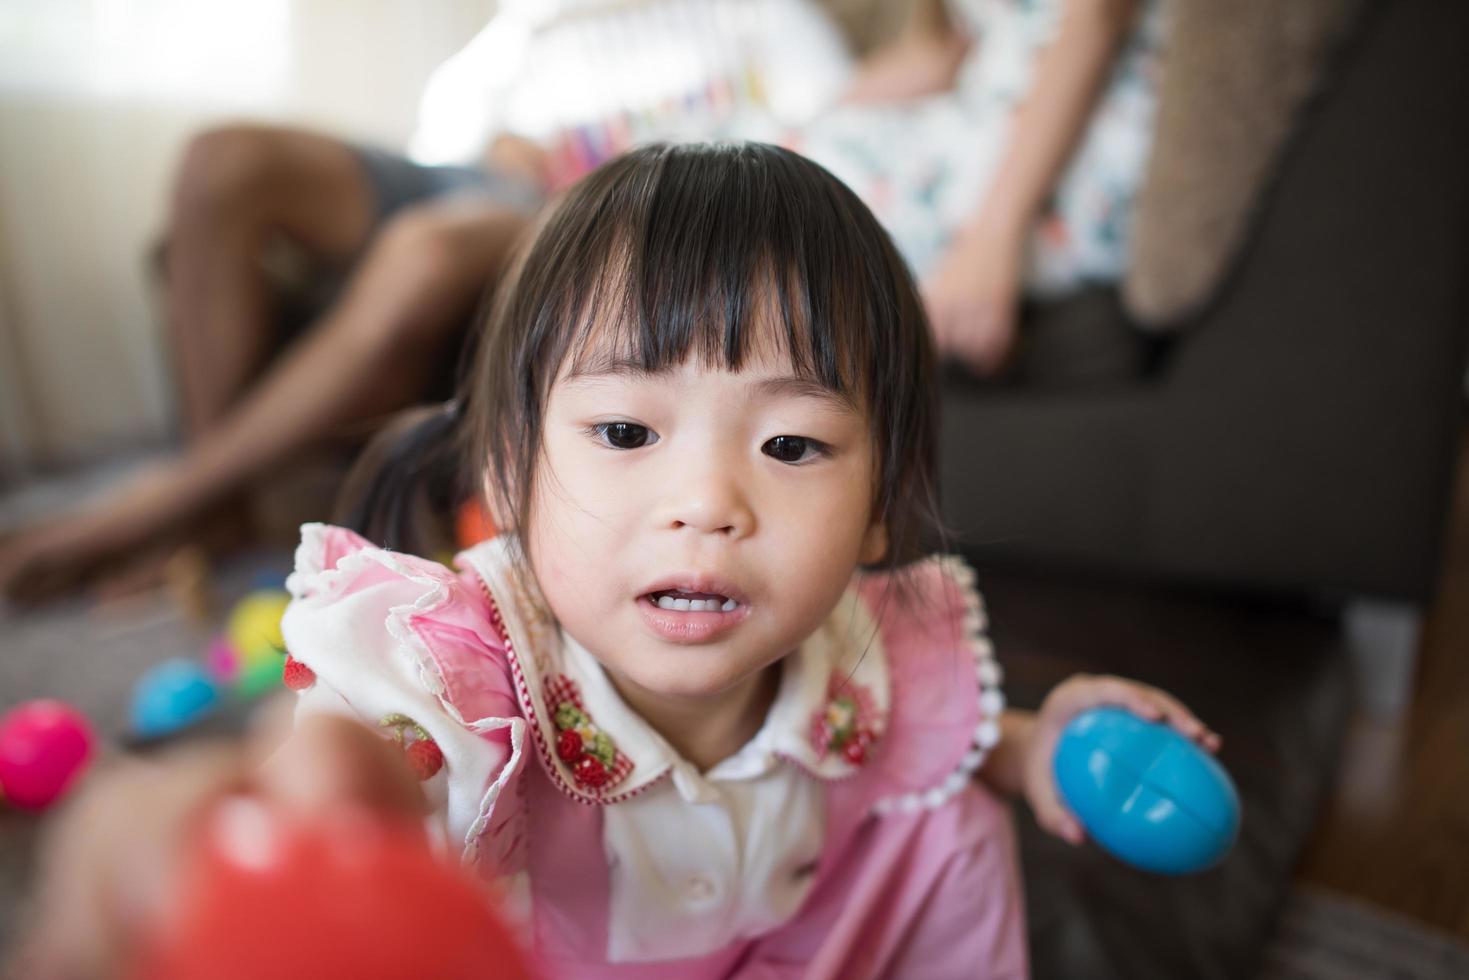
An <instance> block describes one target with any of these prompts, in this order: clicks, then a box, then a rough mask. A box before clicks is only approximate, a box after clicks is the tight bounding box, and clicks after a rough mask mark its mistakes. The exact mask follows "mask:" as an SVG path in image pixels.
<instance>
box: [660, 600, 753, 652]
mask: <svg viewBox="0 0 1469 980" xmlns="http://www.w3.org/2000/svg"><path fill="white" fill-rule="evenodd" d="M638 611H639V612H640V613H642V617H643V622H644V623H645V624H646V625H647V627H648V629H650V630H651V631H652V632H653V634H654V635H655V636H657V637H659V638H661V639H663V640H665V641H668V642H671V643H678V644H698V643H709V642H712V641H713V640H715V639H717V638H718V637H721V636H723V635H724V634H725V633H727V632H729V631H730V630H732V629H734V628H735V627H737V626H738V625H739V624H740V623H742V622H744V621H745V619H746V617H747V616H748V615H749V612H750V607H749V606H748V605H747V604H745V603H743V602H740V601H739V600H738V599H735V598H733V597H732V596H727V595H723V594H721V593H718V592H684V591H682V590H680V589H659V590H658V591H656V592H646V593H644V594H643V595H641V596H639V597H638Z"/></svg>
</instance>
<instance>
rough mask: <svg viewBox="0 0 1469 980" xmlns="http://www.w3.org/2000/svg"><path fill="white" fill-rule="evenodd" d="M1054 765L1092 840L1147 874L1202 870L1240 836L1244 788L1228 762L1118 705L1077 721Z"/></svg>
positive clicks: (1065, 735) (1061, 744)
mask: <svg viewBox="0 0 1469 980" xmlns="http://www.w3.org/2000/svg"><path fill="white" fill-rule="evenodd" d="M1055 770H1056V781H1057V783H1058V784H1059V785H1060V788H1061V795H1062V796H1063V797H1065V799H1066V802H1067V804H1068V805H1069V806H1070V807H1071V809H1072V812H1074V813H1075V814H1076V816H1077V819H1079V820H1080V821H1081V822H1082V824H1083V825H1084V826H1085V827H1086V830H1087V833H1088V834H1090V835H1091V837H1092V839H1093V840H1095V841H1096V842H1097V844H1099V845H1100V846H1101V847H1102V848H1103V849H1104V850H1106V851H1107V852H1108V853H1110V854H1111V855H1113V856H1114V857H1116V858H1118V859H1119V860H1121V861H1125V862H1126V863H1128V864H1131V865H1133V866H1134V867H1138V868H1141V869H1143V870H1144V871H1154V872H1157V873H1159V874H1190V873H1192V872H1195V871H1202V870H1204V869H1205V868H1208V867H1210V866H1212V865H1214V864H1216V863H1217V862H1218V861H1219V860H1220V859H1222V858H1223V857H1224V855H1225V854H1226V853H1228V852H1229V849H1230V848H1231V847H1232V846H1233V845H1234V841H1235V838H1236V837H1238V836H1239V820H1240V815H1239V793H1238V792H1236V790H1235V788H1234V782H1233V781H1232V780H1231V779H1230V778H1229V773H1227V772H1225V771H1224V767H1223V766H1221V765H1220V764H1219V763H1218V762H1216V761H1215V760H1214V758H1213V756H1211V755H1210V754H1209V753H1208V752H1205V751H1204V750H1203V749H1201V748H1199V747H1198V746H1197V745H1195V744H1194V743H1192V742H1190V741H1189V740H1188V739H1186V738H1184V737H1183V736H1182V735H1180V734H1179V733H1178V732H1176V731H1174V730H1173V729H1172V728H1169V727H1168V726H1167V725H1165V724H1160V723H1154V722H1148V721H1143V720H1142V719H1141V718H1139V717H1137V716H1136V715H1134V714H1132V713H1131V712H1128V711H1125V710H1123V709H1121V708H1111V707H1107V708H1093V709H1091V710H1090V711H1084V712H1082V713H1081V714H1079V715H1077V716H1076V717H1075V718H1073V719H1072V720H1071V723H1070V724H1068V725H1067V726H1066V729H1065V731H1063V732H1062V734H1061V739H1060V742H1059V744H1058V745H1057V746H1056V758H1055Z"/></svg>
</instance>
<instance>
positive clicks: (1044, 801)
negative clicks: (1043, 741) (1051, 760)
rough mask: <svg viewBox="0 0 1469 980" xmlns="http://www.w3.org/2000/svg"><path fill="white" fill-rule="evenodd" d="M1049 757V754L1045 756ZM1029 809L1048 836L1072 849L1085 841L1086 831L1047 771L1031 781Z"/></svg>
mask: <svg viewBox="0 0 1469 980" xmlns="http://www.w3.org/2000/svg"><path fill="white" fill-rule="evenodd" d="M1045 755H1046V756H1047V757H1049V753H1046V754H1045ZM1031 782H1032V785H1033V789H1032V791H1031V793H1030V808H1031V810H1032V812H1033V813H1034V814H1035V822H1036V823H1037V824H1038V825H1039V826H1040V828H1041V829H1042V830H1044V831H1046V833H1048V834H1052V835H1054V836H1056V837H1059V838H1061V839H1062V840H1064V841H1065V842H1066V843H1068V844H1070V845H1072V846H1073V847H1075V846H1077V845H1080V844H1081V843H1083V842H1084V841H1085V840H1086V831H1085V829H1083V828H1082V826H1081V821H1079V820H1077V819H1076V816H1075V815H1074V814H1072V812H1071V810H1070V808H1069V807H1067V806H1066V803H1065V801H1063V800H1062V799H1061V796H1060V794H1059V793H1058V792H1057V791H1056V780H1055V778H1054V777H1053V776H1052V775H1051V774H1050V771H1049V769H1047V771H1046V772H1044V773H1042V774H1040V776H1039V778H1036V779H1033V780H1032V781H1031Z"/></svg>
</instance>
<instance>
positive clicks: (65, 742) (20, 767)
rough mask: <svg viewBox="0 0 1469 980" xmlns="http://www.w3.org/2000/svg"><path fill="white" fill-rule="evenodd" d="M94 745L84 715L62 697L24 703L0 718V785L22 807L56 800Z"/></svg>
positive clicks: (34, 807)
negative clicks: (57, 699)
mask: <svg viewBox="0 0 1469 980" xmlns="http://www.w3.org/2000/svg"><path fill="white" fill-rule="evenodd" d="M95 747H96V738H95V737H94V736H93V734H92V725H91V723H90V722H89V721H87V718H86V716H85V715H83V714H82V713H81V712H80V711H78V710H76V709H75V708H73V707H72V706H71V705H69V704H66V703H64V702H62V701H54V700H49V699H47V700H39V701H26V702H24V703H22V704H20V705H17V706H16V707H15V708H12V709H11V710H10V711H9V712H8V713H7V714H6V715H5V717H4V718H0V787H3V788H4V791H5V799H6V800H7V801H8V802H9V803H11V804H12V805H14V806H17V807H19V808H21V809H23V810H41V809H44V808H46V807H47V806H50V805H51V804H52V803H54V802H55V801H56V800H58V799H59V798H60V797H61V796H62V795H63V794H64V793H65V792H66V791H67V789H68V788H69V787H70V786H71V785H72V784H73V783H74V782H75V781H76V779H77V778H78V777H79V776H80V775H81V773H82V772H83V771H84V770H85V769H86V767H87V763H88V762H89V761H90V760H91V758H92V754H93V751H94V750H95Z"/></svg>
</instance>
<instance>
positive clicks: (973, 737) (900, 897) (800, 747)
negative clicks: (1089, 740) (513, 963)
mask: <svg viewBox="0 0 1469 980" xmlns="http://www.w3.org/2000/svg"><path fill="white" fill-rule="evenodd" d="M931 370H932V365H931V352H930V346H929V339H928V335H927V330H926V325H925V322H924V318H923V315H922V312H921V308H920V305H919V301H918V298H917V296H916V294H915V291H914V287H913V284H912V281H911V279H910V277H909V275H908V273H907V272H906V270H905V268H904V265H903V263H902V261H901V259H900V258H899V257H898V255H897V253H896V252H895V251H894V249H893V247H892V245H891V243H890V241H889V239H888V237H887V236H886V235H885V234H884V233H883V231H882V230H881V229H880V227H879V226H878V224H877V223H876V221H875V220H874V219H873V217H872V215H871V213H870V212H869V211H868V210H867V209H866V208H865V207H864V206H863V205H862V204H861V203H860V202H859V201H858V200H857V198H856V197H855V196H854V195H853V194H852V193H851V192H850V191H848V190H847V189H846V188H845V187H844V186H843V185H841V184H840V183H839V182H838V181H836V180H835V179H834V178H833V177H832V176H831V175H830V174H828V173H827V172H825V171H824V170H822V169H820V168H819V167H817V166H816V165H814V164H812V163H810V162H808V161H806V160H804V159H802V158H801V157H799V156H796V155H795V154H792V153H790V152H788V151H784V150H780V149H776V148H774V147H770V146H765V145H759V144H745V145H717V146H710V145H687V146H678V147H666V146H655V147H650V148H647V149H643V150H639V151H637V152H635V153H632V154H630V155H628V156H626V157H623V158H620V159H618V160H616V161H614V162H612V163H610V164H608V165H607V166H605V167H603V168H602V169H601V170H599V171H597V172H596V173H594V174H593V175H592V176H591V177H589V178H588V179H587V180H585V181H584V182H583V183H582V184H580V185H579V186H577V187H576V188H575V189H573V190H572V191H571V192H570V194H569V195H568V196H567V197H566V198H565V199H564V200H563V201H561V202H560V204H559V205H558V206H557V207H555V208H554V209H553V210H552V212H551V213H550V214H549V215H548V216H547V217H546V218H545V219H544V221H543V222H542V224H541V225H540V227H539V228H538V230H537V231H536V233H535V235H534V237H533V239H532V241H531V242H530V244H529V246H528V248H527V249H526V251H525V252H524V254H523V257H522V259H521V260H520V263H519V266H518V268H517V270H516V272H515V274H514V275H513V276H512V278H511V280H510V281H509V282H508V283H507V284H506V285H505V286H504V287H503V288H502V290H501V292H500V293H499V295H498V296H497V298H496V301H495V304H494V307H493V310H492V311H491V314H490V318H489V320H488V322H487V324H486V326H485V331H484V338H483V342H482V343H481V349H480V352H479V356H478V363H477V365H476V367H475V369H474V371H473V373H472V374H471V375H469V377H468V380H467V383H466V385H465V388H464V395H463V404H462V408H460V409H458V410H456V411H451V412H450V413H448V414H446V415H444V416H442V417H440V418H438V419H436V420H434V421H432V422H431V423H429V425H428V427H427V428H426V429H425V430H424V432H421V433H418V434H417V439H416V440H415V437H409V443H412V442H414V441H417V442H418V443H419V445H418V446H416V447H411V448H414V449H416V450H423V451H425V452H429V453H431V452H432V451H433V450H434V448H435V447H434V446H433V445H432V444H431V443H432V442H434V441H439V442H442V441H443V440H444V439H448V438H452V439H459V438H460V437H461V436H462V443H461V445H462V446H463V447H464V449H465V457H466V459H467V461H468V466H469V467H470V469H471V471H472V473H473V474H474V477H475V479H476V481H477V482H478V483H480V484H482V486H483V488H484V492H485V493H486V495H487V497H488V499H489V501H490V503H491V506H492V509H493V511H494V513H495V516H496V520H497V524H498V526H500V527H501V528H503V529H504V530H505V533H503V534H502V535H501V536H500V537H498V538H495V539H492V540H490V541H488V542H485V543H483V544H480V545H478V546H475V547H473V548H471V549H469V550H468V551H466V552H464V553H463V554H461V555H460V556H459V558H458V559H457V569H458V570H457V571H450V570H449V569H446V568H445V567H443V566H441V565H438V564H436V563H434V562H431V561H428V560H425V559H421V558H415V557H413V556H411V555H407V554H401V553H397V552H393V551H388V550H383V549H381V548H378V547H374V546H373V545H371V544H369V543H368V542H367V541H366V540H364V539H363V538H361V537H359V536H357V535H356V534H354V533H353V532H351V531H348V530H344V529H341V528H335V527H327V526H320V525H314V526H308V527H306V528H305V529H304V539H303V542H302V544H301V547H300V549H299V551H298V553H297V569H296V572H295V574H294V575H293V576H292V577H291V579H290V581H289V587H290V589H291V590H292V592H293V594H294V595H295V602H294V603H293V604H292V606H291V608H290V609H289V611H288V612H287V614H286V617H285V623H284V632H285V638H286V643H287V646H288V648H289V651H290V656H291V660H290V661H288V665H287V675H288V679H289V680H290V682H291V684H292V686H294V687H296V688H297V689H298V690H300V704H299V709H298V717H299V716H300V715H308V714H312V713H319V712H326V713H341V714H347V715H350V716H352V717H355V718H357V719H359V720H361V721H363V722H364V723H366V724H368V725H371V726H375V727H377V728H378V729H379V730H380V731H381V732H382V734H383V735H384V736H387V737H391V738H393V739H395V740H397V741H398V742H399V743H400V744H402V746H403V748H404V751H405V752H406V753H407V755H408V757H409V759H410V761H411V762H412V763H413V765H414V766H415V767H416V768H417V771H418V772H419V774H420V775H421V777H422V778H423V783H422V785H423V788H424V790H425V793H426V794H427V796H428V798H429V801H430V804H431V805H432V808H433V810H434V813H435V825H436V827H437V829H438V831H439V833H440V834H441V835H442V840H443V842H444V844H445V846H446V847H447V848H449V849H450V850H451V851H452V852H455V853H457V854H459V855H460V856H461V859H462V861H463V863H464V864H465V865H467V866H469V867H471V868H473V869H475V870H477V871H479V872H481V873H482V874H484V875H486V876H490V877H493V878H496V879H498V880H501V881H502V882H503V883H504V884H505V887H506V890H507V892H508V893H509V894H510V895H511V897H512V901H513V903H514V904H516V905H517V906H518V908H519V910H520V911H521V913H522V914H523V915H524V916H526V918H527V928H528V929H529V934H530V935H531V936H532V937H533V939H534V944H535V946H536V948H537V951H538V952H539V954H540V955H542V956H543V957H544V958H545V960H546V962H547V963H548V965H549V969H550V972H551V974H552V975H554V976H568V977H581V976H638V977H652V976H669V977H674V976H677V977H699V976H711V977H714V976H729V975H735V974H738V975H762V976H764V975H779V976H786V975H792V976H794V975H800V976H807V977H860V976H878V975H882V976H966V977H967V976H980V975H983V976H1022V975H1024V974H1025V972H1026V951H1025V934H1024V923H1023V913H1022V899H1021V892H1020V880H1019V871H1018V869H1017V867H1016V855H1015V844H1014V838H1013V832H1012V828H1011V826H1010V823H1009V821H1008V816H1007V809H1006V807H1005V805H1004V804H1003V803H1001V802H1000V801H998V800H997V799H996V797H995V796H994V795H993V791H995V790H998V791H1000V792H1002V793H1006V794H1010V793H1024V794H1025V795H1026V796H1027V797H1028V798H1029V800H1030V802H1031V804H1032V806H1033V807H1034V808H1035V810H1036V813H1037V816H1038V818H1039V819H1040V820H1041V822H1042V823H1043V824H1044V825H1045V826H1046V827H1047V828H1048V829H1050V830H1052V831H1053V832H1055V833H1058V834H1060V835H1061V836H1063V837H1066V838H1067V839H1069V840H1072V841H1078V840H1080V838H1081V832H1080V830H1079V828H1078V826H1077V825H1076V823H1075V821H1074V820H1073V818H1071V817H1070V816H1069V815H1068V814H1067V813H1066V812H1065V810H1064V808H1063V807H1062V806H1061V805H1060V804H1059V803H1058V801H1057V799H1056V796H1055V791H1054V788H1053V786H1052V782H1051V776H1050V774H1049V769H1050V755H1051V751H1052V748H1053V745H1054V742H1055V739H1056V736H1057V732H1058V731H1059V729H1060V727H1061V726H1062V725H1064V723H1065V722H1066V720H1067V719H1068V718H1069V717H1070V716H1071V715H1072V714H1074V713H1075V712H1076V711H1078V710H1080V709H1081V708H1083V707H1086V706H1089V705H1092V704H1096V703H1100V702H1120V703H1122V704H1124V705H1125V706H1127V707H1129V708H1132V709H1133V710H1135V711H1137V712H1139V713H1141V714H1143V715H1146V716H1148V717H1151V718H1166V719H1168V721H1170V722H1171V723H1172V724H1174V725H1175V726H1176V727H1177V728H1179V730H1180V731H1182V732H1184V733H1185V734H1187V735H1188V736H1190V737H1192V738H1195V739H1198V740H1199V741H1201V742H1203V743H1206V744H1209V745H1212V744H1213V736H1212V735H1210V734H1209V733H1208V732H1207V730H1206V729H1204V727H1203V726H1202V725H1201V724H1200V723H1199V722H1198V721H1197V720H1196V719H1194V718H1193V717H1192V716H1191V715H1190V714H1189V713H1188V712H1187V711H1186V710H1185V709H1184V708H1183V707H1181V706H1180V705H1178V704H1177V703H1176V702H1174V701H1173V700H1172V699H1170V698H1169V697H1167V696H1166V695H1164V694H1162V693H1160V692H1157V691H1154V690H1151V689H1148V688H1145V687H1142V686H1140V685H1136V684H1131V683H1127V682H1123V681H1120V680H1116V679H1077V680H1073V681H1071V682H1069V683H1068V684H1066V685H1063V686H1062V688H1060V689H1058V690H1057V691H1056V692H1054V693H1053V694H1052V695H1051V696H1050V698H1048V699H1047V701H1046V703H1045V705H1044V706H1043V707H1042V709H1041V711H1040V712H1039V714H1038V715H1036V716H1030V715H1028V714H1025V713H1021V712H1015V711H1006V710H1005V708H1004V699H1003V697H1002V695H1001V693H1000V690H999V681H1000V670H999V668H998V666H997V665H996V663H995V661H994V658H993V655H992V652H991V649H990V645H989V643H988V641H987V640H986V639H985V638H984V636H983V634H982V630H983V627H984V613H983V609H982V605H981V602H980V599H979V596H978V594H977V593H976V592H975V590H974V586H973V575H972V573H971V572H970V571H969V570H968V569H967V568H966V567H965V566H964V565H963V563H962V562H960V561H959V560H957V559H955V558H924V557H923V555H925V554H926V552H927V549H929V548H930V547H931V546H932V545H933V544H934V543H935V542H936V540H937V539H938V535H937V530H938V525H937V518H936V511H935V508H934V476H933V452H934V449H933V447H934V432H933V427H934V402H933V392H934V385H933V381H932V376H931ZM390 458H392V459H394V460H395V468H394V469H392V470H389V471H388V472H385V473H384V474H383V479H384V481H385V482H384V484H383V486H384V487H387V488H388V489H387V490H383V489H382V488H380V492H379V493H378V494H377V499H379V500H382V499H386V498H390V497H392V496H393V495H394V493H395V492H398V491H401V490H402V489H403V487H402V480H401V477H402V476H403V475H404V474H407V473H410V472H412V471H413V470H414V468H415V465H414V463H413V462H412V452H408V451H404V452H398V453H395V454H390Z"/></svg>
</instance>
